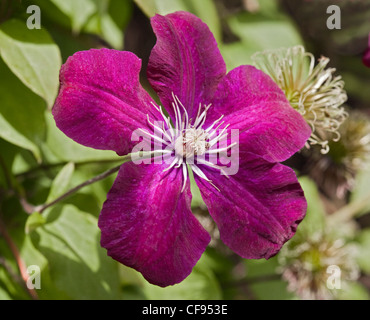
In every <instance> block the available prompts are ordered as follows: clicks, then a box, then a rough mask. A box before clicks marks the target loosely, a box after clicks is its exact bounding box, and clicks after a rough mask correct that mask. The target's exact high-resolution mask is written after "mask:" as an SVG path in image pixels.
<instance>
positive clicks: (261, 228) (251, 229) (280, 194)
mask: <svg viewBox="0 0 370 320" xmlns="http://www.w3.org/2000/svg"><path fill="white" fill-rule="evenodd" d="M202 169H203V170H204V172H205V174H206V176H207V177H208V178H209V179H211V180H212V182H213V183H214V184H215V185H216V186H217V187H218V188H219V189H220V192H219V191H217V190H216V189H215V188H214V187H213V186H212V185H211V184H210V183H208V182H207V181H205V180H202V179H200V178H198V177H196V181H197V184H198V186H199V189H200V191H201V194H202V197H203V199H204V201H205V203H206V205H207V207H208V209H209V212H210V214H211V216H212V217H213V219H214V220H215V222H216V224H217V226H218V228H219V230H220V236H221V240H222V241H223V242H224V243H225V244H226V245H227V246H229V248H230V249H232V250H233V251H234V252H236V253H237V254H239V255H240V256H241V257H243V258H246V259H260V258H266V259H268V258H270V257H272V256H274V255H275V254H276V253H277V252H278V251H279V250H280V249H281V247H282V246H283V244H284V243H285V242H286V241H287V240H289V239H290V238H291V237H292V236H293V235H294V233H295V231H296V228H297V225H298V224H299V222H300V221H301V220H302V219H303V218H304V216H305V213H306V200H305V198H304V194H303V191H302V189H301V187H300V185H299V183H298V181H297V177H296V175H295V173H294V171H293V170H292V169H290V168H288V167H286V166H283V165H281V164H278V163H277V164H276V163H275V164H273V163H269V162H267V161H265V160H263V159H261V158H258V157H256V156H254V155H252V154H249V155H248V158H247V157H246V159H245V161H244V162H243V165H242V166H241V167H240V169H239V172H238V173H237V174H236V175H234V176H230V177H229V178H227V177H225V176H222V175H220V174H219V172H216V171H214V169H208V168H204V167H202Z"/></svg>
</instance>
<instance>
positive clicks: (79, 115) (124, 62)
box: [53, 49, 160, 155]
mask: <svg viewBox="0 0 370 320" xmlns="http://www.w3.org/2000/svg"><path fill="white" fill-rule="evenodd" d="M140 69H141V60H140V59H139V58H137V57H136V56H135V55H134V54H132V53H130V52H123V51H116V50H109V49H100V50H97V49H91V50H89V51H82V52H77V53H76V54H74V55H73V56H72V57H70V58H69V59H68V60H67V62H66V63H65V64H64V65H63V67H62V69H61V73H60V81H61V87H60V92H59V95H58V98H57V100H56V102H55V105H54V107H53V115H54V118H55V122H56V124H57V126H58V127H59V129H60V130H62V131H63V132H64V133H65V134H66V135H67V136H69V137H70V138H72V139H73V140H75V141H77V142H78V143H80V144H83V145H85V146H88V147H92V148H95V149H103V150H114V151H116V152H117V153H118V154H119V155H124V154H127V153H129V152H131V150H132V147H133V143H132V142H131V134H132V132H133V130H135V129H137V128H146V127H147V122H146V121H147V114H149V115H150V116H151V118H154V119H160V118H159V116H158V115H157V114H156V110H155V109H154V108H153V107H152V105H151V101H152V99H151V97H150V96H149V95H148V94H147V92H146V91H145V90H144V89H143V88H142V86H141V85H140V82H139V72H140Z"/></svg>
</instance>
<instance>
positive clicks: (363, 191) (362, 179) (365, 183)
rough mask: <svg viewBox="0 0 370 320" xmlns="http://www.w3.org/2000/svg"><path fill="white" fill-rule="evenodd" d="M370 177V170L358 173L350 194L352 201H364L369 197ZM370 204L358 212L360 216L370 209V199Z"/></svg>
mask: <svg viewBox="0 0 370 320" xmlns="http://www.w3.org/2000/svg"><path fill="white" fill-rule="evenodd" d="M369 179H370V170H362V171H360V172H358V173H357V175H356V182H355V187H354V189H353V190H352V192H351V195H350V203H352V202H356V201H363V200H364V199H368V198H369V195H370V191H369ZM368 202H369V204H368V205H367V206H365V208H363V210H361V211H360V212H358V213H357V215H358V216H361V215H362V214H365V213H367V212H369V211H370V200H369V201H368Z"/></svg>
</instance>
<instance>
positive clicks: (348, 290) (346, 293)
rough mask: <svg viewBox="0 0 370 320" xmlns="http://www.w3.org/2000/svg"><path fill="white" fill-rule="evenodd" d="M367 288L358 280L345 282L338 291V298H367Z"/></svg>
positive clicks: (368, 296) (368, 297)
mask: <svg viewBox="0 0 370 320" xmlns="http://www.w3.org/2000/svg"><path fill="white" fill-rule="evenodd" d="M369 299H370V295H369V292H368V290H367V289H366V288H365V287H364V286H363V285H362V284H361V283H358V282H353V281H352V282H346V286H345V287H343V288H342V290H340V291H339V294H338V300H367V301H368V300H369Z"/></svg>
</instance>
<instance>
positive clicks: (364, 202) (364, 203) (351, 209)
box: [330, 193, 370, 222]
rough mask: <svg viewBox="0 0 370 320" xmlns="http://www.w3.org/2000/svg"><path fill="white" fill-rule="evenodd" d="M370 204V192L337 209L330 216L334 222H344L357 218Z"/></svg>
mask: <svg viewBox="0 0 370 320" xmlns="http://www.w3.org/2000/svg"><path fill="white" fill-rule="evenodd" d="M369 206H370V193H368V194H367V195H366V196H364V197H362V198H360V199H357V200H355V201H353V202H351V203H349V204H347V205H346V206H344V207H343V208H341V209H339V210H338V211H336V212H335V213H334V214H332V215H331V216H330V220H331V221H332V222H343V221H349V220H351V219H353V218H355V217H356V216H357V215H358V214H359V213H360V212H362V211H363V210H365V209H366V208H368V207H369Z"/></svg>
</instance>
